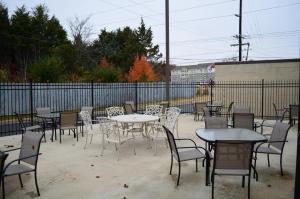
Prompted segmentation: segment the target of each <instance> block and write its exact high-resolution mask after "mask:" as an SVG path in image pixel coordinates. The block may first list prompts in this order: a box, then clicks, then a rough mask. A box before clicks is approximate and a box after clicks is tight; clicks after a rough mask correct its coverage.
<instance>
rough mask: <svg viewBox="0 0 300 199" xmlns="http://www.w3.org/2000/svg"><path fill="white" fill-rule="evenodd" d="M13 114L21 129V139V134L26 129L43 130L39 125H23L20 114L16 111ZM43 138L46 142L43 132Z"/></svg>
mask: <svg viewBox="0 0 300 199" xmlns="http://www.w3.org/2000/svg"><path fill="white" fill-rule="evenodd" d="M15 115H16V117H17V118H18V121H19V125H20V129H21V131H22V140H23V135H24V133H25V132H26V131H41V130H42V131H44V128H43V127H42V126H41V125H33V126H28V125H25V123H24V120H23V118H22V116H21V115H20V114H19V113H17V112H15ZM44 140H45V142H46V135H45V134H44Z"/></svg>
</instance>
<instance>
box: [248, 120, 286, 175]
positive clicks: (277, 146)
mask: <svg viewBox="0 0 300 199" xmlns="http://www.w3.org/2000/svg"><path fill="white" fill-rule="evenodd" d="M289 129H290V125H289V124H286V123H282V122H279V121H277V122H276V123H275V125H274V127H273V131H272V134H270V138H269V140H268V142H266V143H260V144H259V145H257V146H256V148H255V151H254V152H255V158H254V168H256V161H257V154H258V153H264V154H267V158H268V167H270V155H279V156H280V173H281V175H283V170H282V155H283V149H284V146H285V143H286V142H287V140H286V138H287V134H288V131H289ZM264 145H267V146H264Z"/></svg>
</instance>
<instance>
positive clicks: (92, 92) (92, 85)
mask: <svg viewBox="0 0 300 199" xmlns="http://www.w3.org/2000/svg"><path fill="white" fill-rule="evenodd" d="M91 90H92V91H91V98H92V107H94V82H93V81H92V83H91Z"/></svg>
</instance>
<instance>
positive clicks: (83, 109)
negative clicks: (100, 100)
mask: <svg viewBox="0 0 300 199" xmlns="http://www.w3.org/2000/svg"><path fill="white" fill-rule="evenodd" d="M93 110H94V108H93V107H92V106H82V107H81V111H87V112H89V114H90V116H91V117H93Z"/></svg>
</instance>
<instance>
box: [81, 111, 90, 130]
mask: <svg viewBox="0 0 300 199" xmlns="http://www.w3.org/2000/svg"><path fill="white" fill-rule="evenodd" d="M79 115H80V118H81V120H82V122H83V125H84V126H85V128H89V129H91V128H92V125H93V123H92V117H91V114H90V112H88V111H80V113H79Z"/></svg>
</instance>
